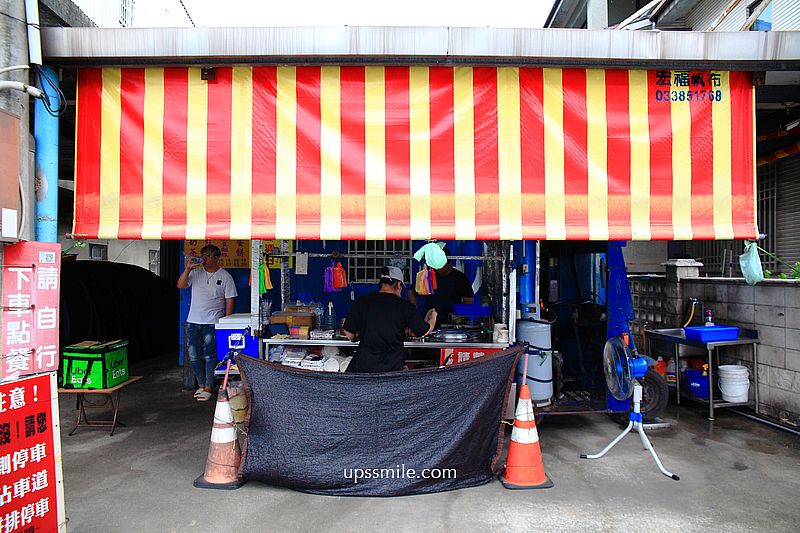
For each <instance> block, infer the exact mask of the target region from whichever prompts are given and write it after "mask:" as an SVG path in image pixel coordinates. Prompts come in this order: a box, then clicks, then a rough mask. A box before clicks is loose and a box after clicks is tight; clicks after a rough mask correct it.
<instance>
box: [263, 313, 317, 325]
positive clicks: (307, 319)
mask: <svg viewBox="0 0 800 533" xmlns="http://www.w3.org/2000/svg"><path fill="white" fill-rule="evenodd" d="M314 319H315V315H314V313H303V312H300V311H295V312H289V311H275V312H274V313H272V316H271V317H270V322H271V323H273V324H286V325H287V326H308V327H310V328H313V327H314Z"/></svg>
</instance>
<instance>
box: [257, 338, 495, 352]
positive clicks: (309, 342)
mask: <svg viewBox="0 0 800 533" xmlns="http://www.w3.org/2000/svg"><path fill="white" fill-rule="evenodd" d="M262 342H263V343H264V345H265V346H269V345H272V344H286V345H291V346H349V347H355V346H358V342H351V341H348V340H338V339H331V340H316V339H274V338H270V339H262ZM508 346H509V344H508V343H498V342H435V341H425V340H423V341H406V342H404V343H403V347H404V348H499V349H501V350H504V349H505V348H508Z"/></svg>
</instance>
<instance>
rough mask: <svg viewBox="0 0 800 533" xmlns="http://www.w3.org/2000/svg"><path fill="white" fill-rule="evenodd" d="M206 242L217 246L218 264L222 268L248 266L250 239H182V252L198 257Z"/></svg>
mask: <svg viewBox="0 0 800 533" xmlns="http://www.w3.org/2000/svg"><path fill="white" fill-rule="evenodd" d="M206 244H213V245H214V246H216V247H217V248H219V250H220V252H222V255H220V257H219V266H220V267H222V268H250V241H206V240H202V241H192V240H187V241H184V244H183V253H184V254H185V255H186V256H187V257H188V256H195V257H200V250H201V249H202V248H203V246H205V245H206Z"/></svg>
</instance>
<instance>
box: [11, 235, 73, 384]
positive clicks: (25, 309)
mask: <svg viewBox="0 0 800 533" xmlns="http://www.w3.org/2000/svg"><path fill="white" fill-rule="evenodd" d="M60 269H61V245H59V244H58V243H48V242H18V243H17V244H13V245H10V246H9V245H7V246H6V247H5V260H4V265H3V292H2V297H3V298H2V300H3V329H2V337H3V338H2V365H0V378H5V377H7V376H15V375H17V376H23V375H27V374H38V373H40V372H49V371H52V370H57V369H58V301H59V300H58V298H59V292H60V290H59V285H60Z"/></svg>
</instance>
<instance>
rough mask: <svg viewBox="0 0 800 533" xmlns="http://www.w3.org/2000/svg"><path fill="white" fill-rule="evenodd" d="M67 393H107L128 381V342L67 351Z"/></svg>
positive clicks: (80, 346)
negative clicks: (85, 391)
mask: <svg viewBox="0 0 800 533" xmlns="http://www.w3.org/2000/svg"><path fill="white" fill-rule="evenodd" d="M61 376H62V380H63V383H64V384H63V387H64V388H65V389H107V388H109V387H113V386H114V385H119V384H120V383H122V382H124V381H127V380H128V341H126V340H115V341H110V342H104V343H101V342H97V341H83V342H79V343H78V344H73V345H70V346H67V347H66V348H64V351H63V352H62V354H61Z"/></svg>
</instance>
